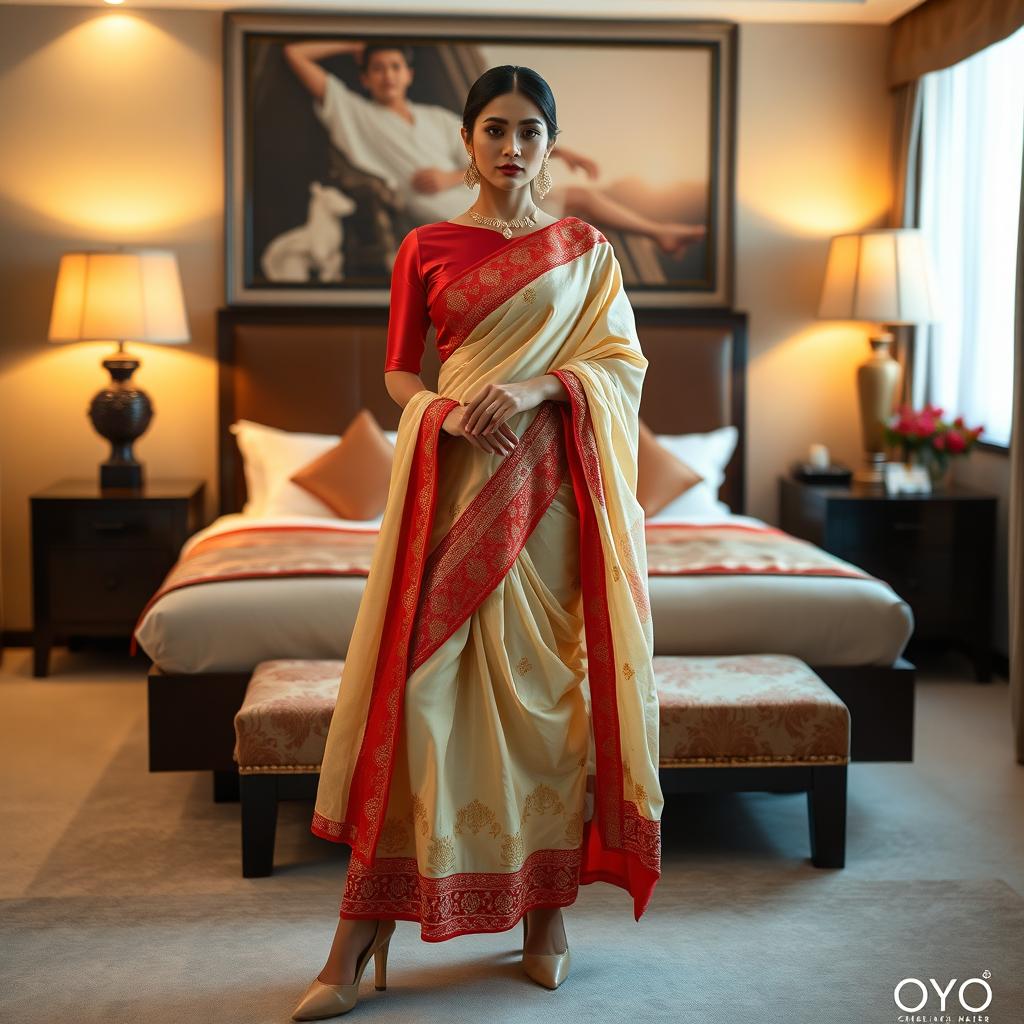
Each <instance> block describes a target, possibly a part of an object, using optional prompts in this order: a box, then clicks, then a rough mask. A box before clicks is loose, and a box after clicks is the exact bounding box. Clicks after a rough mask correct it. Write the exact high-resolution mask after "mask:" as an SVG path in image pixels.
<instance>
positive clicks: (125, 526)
mask: <svg viewBox="0 0 1024 1024" xmlns="http://www.w3.org/2000/svg"><path fill="white" fill-rule="evenodd" d="M47 514H48V516H49V520H48V523H47V532H48V535H49V538H50V541H51V543H56V544H104V545H107V544H109V545H113V546H118V545H122V544H123V545H126V546H137V545H146V544H159V543H168V544H169V543H171V542H172V539H173V538H174V537H175V535H176V532H177V528H176V523H177V521H178V520H179V519H180V514H179V515H178V516H177V517H176V515H175V511H174V509H173V508H170V507H168V508H156V507H153V506H152V505H150V506H148V507H147V506H143V505H139V506H138V507H134V508H133V507H131V506H128V505H102V504H100V503H98V502H93V503H92V504H90V505H78V504H77V503H74V502H68V503H65V505H63V506H62V507H60V508H51V509H50V510H49V511H48V513H47Z"/></svg>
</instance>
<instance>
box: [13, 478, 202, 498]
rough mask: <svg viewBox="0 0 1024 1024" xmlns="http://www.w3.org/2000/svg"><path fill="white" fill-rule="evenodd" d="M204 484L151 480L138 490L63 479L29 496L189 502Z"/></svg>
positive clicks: (191, 479)
mask: <svg viewBox="0 0 1024 1024" xmlns="http://www.w3.org/2000/svg"><path fill="white" fill-rule="evenodd" d="M204 485H205V481H203V480H199V479H197V478H195V477H153V478H152V479H146V480H145V482H144V483H143V485H142V487H141V488H139V489H138V490H136V489H135V488H132V487H103V488H101V487H100V482H99V480H98V479H97V478H96V477H91V478H88V479H86V478H77V477H74V478H67V479H64V480H58V481H57V482H56V483H54V484H51V485H50V486H49V487H46V488H44V489H43V490H41V491H36V492H35V493H33V494H32V497H33V498H46V499H57V500H61V499H63V500H67V501H82V500H89V499H104V498H116V499H117V500H119V501H132V500H136V501H145V500H146V499H152V498H191V497H192V496H193V495H194V494H195V493H196V492H197V491H198V490H199V489H200V488H202V487H203V486H204Z"/></svg>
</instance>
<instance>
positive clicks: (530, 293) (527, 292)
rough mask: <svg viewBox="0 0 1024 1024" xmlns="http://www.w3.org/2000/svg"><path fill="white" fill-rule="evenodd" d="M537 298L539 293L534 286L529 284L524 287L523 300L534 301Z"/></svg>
mask: <svg viewBox="0 0 1024 1024" xmlns="http://www.w3.org/2000/svg"><path fill="white" fill-rule="evenodd" d="M535 298H537V293H536V292H535V291H534V290H533V287H532V286H529V285H528V286H527V287H526V288H524V289H523V302H533V300H534V299H535Z"/></svg>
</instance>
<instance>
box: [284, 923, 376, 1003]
mask: <svg viewBox="0 0 1024 1024" xmlns="http://www.w3.org/2000/svg"><path fill="white" fill-rule="evenodd" d="M394 933H395V922H394V921H383V920H379V919H378V921H377V930H376V931H375V932H374V933H373V938H372V939H370V943H369V945H368V946H367V947H366V948H365V949H364V950H363V951H362V953H360V954H359V959H358V960H357V961H356V972H355V979H354V980H353V981H352V982H351V984H348V985H328V984H326V983H325V982H323V981H321V980H320V979H319V978H314V979H313V981H312V983H311V984H310V986H309V988H307V989H306V992H305V994H304V995H303V997H302V998H301V999H300V1000H299V1004H298V1006H296V1007H295V1009H294V1010H293V1011H292V1020H323V1019H324V1018H325V1017H337V1016H338V1015H339V1014H342V1013H348V1012H349V1010H351V1009H353V1007H355V1005H356V1003H357V1002H359V982H360V981H361V980H362V977H363V971H365V970H366V965H367V964H368V963H369V962H370V957H371V956H372V957H373V986H374V988H375V989H377V991H378V992H382V991H383V990H384V989H385V988H387V963H388V946H389V945H390V944H391V936H392V935H394Z"/></svg>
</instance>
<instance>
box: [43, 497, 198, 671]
mask: <svg viewBox="0 0 1024 1024" xmlns="http://www.w3.org/2000/svg"><path fill="white" fill-rule="evenodd" d="M204 491H205V484H204V483H203V482H202V481H201V480H192V479H159V478H157V479H153V480H148V481H147V482H146V483H145V485H144V486H143V488H142V489H141V490H138V491H136V490H128V489H121V488H107V489H104V490H101V489H100V487H99V482H98V481H97V480H95V479H93V480H61V481H59V482H58V483H55V484H54V485H53V486H51V487H48V488H46V490H43V491H39V492H37V493H36V494H33V495H31V497H30V501H31V508H32V607H33V613H34V623H33V636H34V647H35V660H34V668H33V674H34V675H36V676H45V675H47V674H48V672H49V662H50V648H51V647H52V645H53V643H54V640H55V638H56V637H58V636H61V637H66V636H70V635H72V634H73V635H75V636H115V637H116V636H126V637H130V636H131V634H132V630H133V629H134V627H135V623H136V622H137V620H138V617H139V614H140V613H141V612H142V609H143V606H144V605H145V603H146V602H147V601H148V600H149V598H150V597H151V596H152V595H153V593H154V592H155V591H156V589H157V588H158V587H159V586H160V584H161V583H162V582H163V580H164V577H165V576H166V575H167V573H168V571H169V570H170V568H171V566H172V565H174V562H175V561H176V559H177V557H178V553H179V552H180V550H181V546H182V544H184V542H185V540H186V539H187V538H188V537H190V536H191V535H192V534H193V533H195V532H196V531H197V530H199V529H201V528H202V525H203V496H204Z"/></svg>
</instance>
